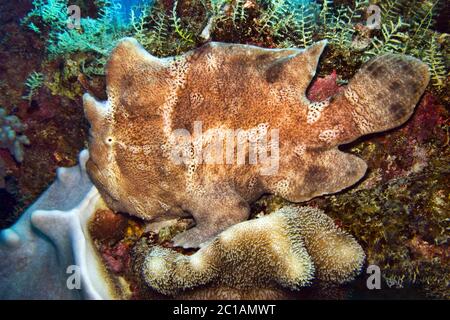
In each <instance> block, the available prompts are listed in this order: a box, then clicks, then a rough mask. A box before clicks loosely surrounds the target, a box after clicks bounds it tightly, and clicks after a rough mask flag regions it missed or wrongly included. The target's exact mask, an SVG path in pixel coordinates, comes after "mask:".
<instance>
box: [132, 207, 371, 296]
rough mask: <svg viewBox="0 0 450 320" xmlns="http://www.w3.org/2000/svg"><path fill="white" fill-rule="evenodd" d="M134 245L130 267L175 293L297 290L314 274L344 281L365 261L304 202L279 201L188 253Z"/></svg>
mask: <svg viewBox="0 0 450 320" xmlns="http://www.w3.org/2000/svg"><path fill="white" fill-rule="evenodd" d="M135 251H136V252H135V256H136V261H137V262H135V266H134V268H135V269H136V272H137V273H138V274H139V275H140V276H141V277H142V278H143V280H144V281H145V282H146V283H147V284H148V285H149V286H150V287H151V288H153V289H156V290H157V291H159V292H161V293H163V294H167V295H175V296H176V295H178V294H179V293H180V292H182V291H186V290H188V289H194V288H197V287H200V286H205V285H207V286H208V287H213V288H221V287H225V288H231V289H238V290H242V291H243V292H247V293H246V294H250V293H249V291H253V292H258V291H259V290H261V289H265V290H269V289H272V290H274V291H276V290H277V289H281V288H285V289H290V290H299V289H300V288H301V287H304V286H307V285H308V284H310V282H311V280H312V279H313V277H315V278H317V279H319V280H323V281H326V282H333V283H345V282H347V281H350V280H352V279H354V277H355V276H356V275H357V274H358V273H359V271H360V268H361V266H362V263H363V261H364V252H363V251H362V249H361V247H360V246H359V245H358V244H357V243H356V241H355V240H354V239H353V238H352V237H351V236H349V235H348V234H346V233H345V232H343V231H342V230H340V229H339V228H337V227H336V226H335V225H334V223H333V221H332V219H330V218H329V217H327V216H326V215H325V214H324V213H323V212H322V211H320V210H318V209H314V208H308V207H303V208H296V207H284V208H282V209H280V210H278V211H276V212H274V213H272V214H270V215H268V216H265V217H261V218H257V219H254V220H250V221H246V222H242V223H240V224H237V225H234V226H232V227H230V228H229V229H227V230H225V231H224V232H222V233H221V234H219V235H218V236H217V238H215V239H213V240H211V241H210V242H208V243H207V244H206V245H205V246H204V247H203V248H201V249H200V250H199V251H197V252H196V253H195V254H193V255H190V256H186V255H183V254H181V253H177V252H176V251H174V250H171V249H166V248H163V247H158V246H153V247H150V248H149V247H148V246H147V245H146V243H145V242H143V243H141V244H138V246H137V248H136V249H135ZM146 251H147V252H146ZM217 290H219V292H222V294H224V292H225V290H221V289H217Z"/></svg>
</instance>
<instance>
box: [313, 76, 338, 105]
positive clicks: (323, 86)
mask: <svg viewBox="0 0 450 320" xmlns="http://www.w3.org/2000/svg"><path fill="white" fill-rule="evenodd" d="M342 90H343V87H340V86H339V85H338V83H337V73H336V70H334V71H333V73H332V74H330V75H328V76H326V77H325V78H317V79H316V80H314V82H313V83H312V85H311V87H310V89H309V91H308V99H309V100H311V101H323V100H326V99H328V98H329V97H331V96H334V95H335V94H337V93H339V92H340V91H342Z"/></svg>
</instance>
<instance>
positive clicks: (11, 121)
mask: <svg viewBox="0 0 450 320" xmlns="http://www.w3.org/2000/svg"><path fill="white" fill-rule="evenodd" d="M25 129H26V125H24V124H23V123H22V122H21V121H20V119H19V118H18V117H16V116H11V115H8V114H7V113H6V110H5V109H3V108H0V148H4V149H8V150H9V152H10V153H11V154H12V155H13V156H14V158H15V159H16V161H17V162H22V161H23V146H24V145H29V144H30V140H28V137H27V136H25V135H24V134H23V132H24V131H25Z"/></svg>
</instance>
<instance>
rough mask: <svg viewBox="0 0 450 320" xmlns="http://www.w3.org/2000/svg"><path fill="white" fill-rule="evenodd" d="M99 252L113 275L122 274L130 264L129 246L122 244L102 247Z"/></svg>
mask: <svg viewBox="0 0 450 320" xmlns="http://www.w3.org/2000/svg"><path fill="white" fill-rule="evenodd" d="M100 252H101V255H102V257H103V260H104V261H105V263H106V266H107V267H108V269H109V270H111V271H112V272H114V273H122V272H124V271H125V270H126V269H127V268H128V266H129V264H130V246H129V245H128V244H126V243H124V242H119V243H118V244H117V245H115V246H113V247H108V246H102V247H101V248H100Z"/></svg>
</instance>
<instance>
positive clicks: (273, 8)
mask: <svg viewBox="0 0 450 320" xmlns="http://www.w3.org/2000/svg"><path fill="white" fill-rule="evenodd" d="M119 1H120V0H111V1H104V0H74V1H70V3H71V4H76V5H79V6H80V7H81V12H82V18H83V23H82V28H80V29H76V31H77V32H73V31H70V30H68V29H67V28H66V27H65V25H66V23H67V11H66V4H67V1H63V0H40V1H33V2H35V4H38V3H39V4H40V7H39V8H46V10H45V11H44V10H42V11H41V10H39V9H37V8H36V7H34V6H33V5H32V1H30V0H15V1H3V2H0V13H1V14H0V62H1V63H0V105H1V106H3V107H4V108H5V110H6V111H7V113H9V114H14V115H16V116H17V117H19V118H20V119H21V121H22V123H24V124H26V125H27V127H28V129H27V131H26V136H27V137H28V138H29V140H30V141H31V144H30V145H29V146H28V147H27V148H26V156H25V158H24V160H23V162H22V163H18V162H17V161H16V160H15V159H14V157H13V156H12V155H11V154H10V152H9V151H8V150H6V149H0V180H1V178H2V177H4V182H5V183H4V187H5V188H4V189H1V188H0V203H1V205H0V227H8V226H10V225H12V224H13V223H14V221H16V220H17V219H18V218H19V217H20V215H21V214H23V211H24V210H25V209H26V208H27V207H28V206H29V205H30V204H31V203H32V202H33V201H34V200H36V199H37V198H38V197H39V195H40V194H41V193H42V192H43V191H44V190H45V189H46V188H47V187H48V186H49V185H50V184H51V183H52V181H54V179H55V169H56V168H57V167H61V166H63V167H69V166H73V165H75V164H76V162H77V155H78V152H79V151H80V150H82V149H84V148H86V146H87V137H88V134H87V129H88V127H87V122H86V121H85V120H84V114H83V108H82V107H81V96H82V94H83V92H85V91H89V92H90V93H91V94H92V95H93V96H95V97H97V98H98V99H99V100H106V99H107V96H106V93H105V85H104V82H105V77H104V75H105V72H104V68H103V67H104V64H105V63H106V59H105V57H106V56H107V55H108V54H109V53H108V52H109V51H110V50H111V48H112V47H113V46H114V45H115V44H114V43H115V42H116V41H117V40H118V39H120V38H121V37H122V36H133V37H135V38H136V39H138V40H139V42H140V43H142V44H143V46H144V47H145V48H146V50H147V51H149V52H150V53H152V54H153V55H155V56H160V57H163V56H173V55H176V54H182V53H184V52H186V51H188V50H191V49H194V48H197V47H199V46H201V45H202V44H203V43H204V42H206V41H221V42H230V43H242V44H253V45H258V46H262V47H267V48H290V47H299V48H306V47H308V46H309V45H311V44H312V43H314V42H316V41H319V40H322V39H328V41H329V45H328V46H327V48H326V50H325V51H324V54H323V57H322V60H321V64H320V66H319V69H318V75H319V77H320V78H318V80H317V81H315V82H314V83H313V85H312V87H311V89H310V91H309V92H308V98H309V99H310V100H311V101H317V102H321V101H324V100H326V99H328V98H329V97H331V96H333V95H334V94H337V93H338V92H342V91H343V90H344V89H345V86H342V85H343V84H346V83H347V80H348V79H351V78H352V77H353V75H354V74H355V73H356V72H357V71H358V70H359V69H360V66H361V64H362V63H363V61H366V60H367V59H369V58H371V57H375V56H376V55H378V54H380V53H383V52H387V51H389V52H397V53H407V54H409V55H412V56H415V57H417V58H421V59H422V61H424V62H426V63H427V64H428V65H429V67H430V74H431V82H430V85H429V86H428V87H427V92H426V95H425V96H424V97H423V99H422V102H421V104H420V105H419V106H418V108H417V110H416V112H415V115H414V116H413V117H412V119H411V120H410V121H408V123H407V124H406V125H405V126H403V127H401V128H400V129H398V130H395V131H391V132H389V133H387V134H384V135H383V136H381V135H377V134H375V135H370V136H367V137H365V138H364V139H360V140H358V141H356V142H355V143H352V144H351V145H347V146H341V147H340V148H341V150H345V151H347V152H351V153H354V154H355V155H357V156H359V157H361V158H363V159H364V161H366V162H367V163H368V166H369V170H368V172H367V174H366V176H365V178H363V180H362V181H361V182H360V183H359V184H358V185H357V186H356V187H355V188H352V189H347V190H344V191H342V192H340V193H339V194H337V195H334V196H323V197H320V198H316V199H314V200H312V201H309V202H308V203H307V204H308V205H312V206H315V207H319V208H321V209H323V210H325V211H326V212H327V214H329V215H331V216H332V217H333V218H334V220H335V222H336V223H337V224H338V225H341V226H344V228H345V229H346V230H349V231H351V233H352V234H353V235H354V236H355V238H356V239H357V240H358V242H359V243H360V244H361V245H362V246H363V248H364V250H365V252H366V253H367V260H368V262H369V263H370V264H377V265H379V266H380V268H381V274H382V277H383V279H384V282H383V285H382V288H383V289H382V290H372V291H370V292H369V291H367V290H366V287H365V278H364V276H361V277H360V279H357V280H356V281H355V282H353V283H352V284H351V285H349V286H345V287H340V288H339V289H338V290H330V289H329V288H326V289H324V290H322V289H318V295H319V296H320V297H326V298H330V297H332V298H338V299H342V298H355V297H356V298H373V297H377V298H383V299H386V298H387V299H389V298H392V297H394V298H403V299H404V298H423V297H425V296H423V293H425V294H426V295H427V296H428V297H433V298H436V297H438V298H447V299H448V298H449V291H448V283H449V279H448V275H449V274H450V269H449V266H450V264H449V263H448V230H449V229H448V228H449V227H448V214H447V212H449V210H450V209H449V208H448V203H449V201H448V194H449V186H450V183H449V182H448V174H449V172H448V169H447V168H448V163H449V159H450V155H449V153H448V150H449V148H448V144H449V120H448V119H449V118H448V104H449V102H450V99H449V95H448V92H449V87H448V84H449V81H448V79H449V78H448V47H449V40H450V39H449V37H448V21H449V19H448V12H449V10H448V5H449V4H448V2H446V1H443V0H439V1H435V0H414V1H407V0H401V1H392V0H374V1H370V4H376V5H378V6H380V7H381V9H382V11H381V14H382V19H381V25H380V27H381V29H374V28H373V27H371V26H370V19H369V16H370V15H371V14H372V13H373V12H368V11H367V7H366V4H365V3H366V2H367V1H354V0H346V1H340V0H339V1H337V0H336V1H330V0H325V1H295V0H285V1H282V0H277V1H272V0H261V1H260V0H258V1H256V0H246V1H241V0H238V1H228V0H211V1H198V0H179V1H177V2H176V3H175V1H159V0H158V1H154V2H153V3H154V4H153V5H152V6H147V8H145V7H144V8H143V7H140V8H132V9H133V10H132V11H129V10H130V8H129V7H125V6H122V9H119V8H118V7H117V6H115V4H117V3H118V2H119ZM58 3H59V5H58ZM58 8H59V10H58ZM49 9H51V10H49ZM55 9H57V10H55ZM126 10H128V11H126ZM30 12H32V14H29V13H30ZM110 13H112V15H111V14H110ZM127 13H130V14H129V15H128V17H127ZM119 14H120V19H122V18H124V19H123V20H115V19H114V20H108V19H107V17H108V16H109V17H112V16H119ZM131 14H133V18H132V16H131ZM27 15H28V17H26V16H27ZM52 15H53V16H54V17H59V18H58V19H56V20H54V21H53V22H51V21H50V20H49V17H51V16H52ZM44 20H46V21H47V22H46V21H44ZM21 21H22V22H21ZM55 21H59V22H58V23H55ZM372 22H373V21H372ZM32 24H34V26H33V25H32ZM112 29H114V30H112ZM106 31H107V32H108V33H109V34H104V33H105V32H106ZM95 32H98V34H96V33H95ZM60 39H61V40H60ZM86 39H89V41H91V43H90V44H89V45H92V46H94V47H95V49H100V50H94V49H91V48H90V47H89V45H82V44H83V42H85V41H86ZM71 40H76V43H74V44H72V43H68V42H67V41H71ZM106 40H111V41H110V42H108V41H106ZM60 41H61V42H60ZM58 44H61V45H62V46H61V47H60V48H58V47H57V45H58ZM34 71H38V72H39V73H40V74H41V75H42V76H43V80H44V81H43V82H42V86H41V87H40V88H39V89H38V90H34V92H33V95H32V96H31V101H30V100H29V99H23V97H24V96H25V97H26V96H28V94H30V92H31V91H30V90H29V88H28V87H27V86H26V82H27V79H28V78H29V75H31V74H33V72H34ZM333 72H335V73H334V74H335V75H334V74H333V75H331V76H330V74H332V73H333ZM323 77H324V79H322V78H323ZM322 89H323V90H322ZM194 98H195V97H194ZM193 101H196V100H195V99H194V100H193ZM197 101H198V100H197ZM298 151H299V152H300V153H301V151H302V149H301V148H300V149H298ZM0 182H1V181H0ZM286 204H288V202H287V201H286V200H283V199H282V198H280V197H272V196H268V197H263V198H262V199H261V200H260V201H258V202H256V203H255V204H252V206H251V213H250V215H251V216H252V217H254V216H259V215H261V214H262V213H264V214H268V213H270V212H272V211H274V210H276V209H278V208H280V206H283V205H286ZM102 212H103V213H101V215H99V217H98V221H101V222H102V224H103V225H105V228H103V229H102V227H100V226H99V225H98V224H97V225H96V226H97V228H94V229H95V230H97V231H98V233H95V232H93V234H95V235H96V236H99V237H101V238H103V237H105V239H107V240H105V241H101V242H100V241H99V243H96V246H97V248H98V250H99V252H100V253H101V254H102V257H104V258H105V259H104V264H105V265H106V266H107V267H108V268H110V269H111V270H113V269H114V270H115V271H114V274H115V275H116V276H117V278H118V279H121V278H126V279H127V281H130V283H131V287H130V289H131V290H132V292H133V298H152V299H153V298H163V297H161V296H158V295H156V294H153V293H152V294H149V293H147V292H146V293H143V291H145V290H143V291H140V290H139V288H137V287H136V286H135V284H134V283H133V281H134V280H133V277H132V276H130V275H129V272H130V271H129V270H128V269H129V265H128V261H129V252H128V251H129V250H130V248H131V247H132V246H133V245H134V243H135V242H136V241H138V240H139V239H140V238H141V237H146V238H148V237H151V238H152V239H153V238H155V239H156V240H155V241H156V243H157V244H158V245H162V246H164V247H170V248H172V247H173V243H172V242H171V241H170V240H171V239H172V238H173V236H174V234H177V233H179V232H181V231H184V230H186V228H187V227H188V226H190V225H192V221H191V220H189V219H179V220H178V222H177V224H176V225H173V226H170V227H165V228H163V229H162V230H160V231H159V233H157V234H154V233H152V232H149V231H148V230H147V227H146V224H145V222H142V221H139V220H137V219H135V218H133V217H129V216H128V215H121V214H113V213H111V212H109V211H102ZM106 212H109V213H106ZM118 216H121V218H119V217H118ZM123 219H125V220H126V221H127V223H128V226H127V227H126V229H125V232H122V231H123V229H122V228H123V225H124V223H123V221H122V220H123ZM108 224H111V228H113V226H116V227H117V228H118V229H117V231H116V232H113V231H112V230H111V229H108V228H107V227H106V226H107V225H108ZM108 230H109V231H111V232H109V231H108ZM145 230H147V231H145ZM149 233H150V235H151V236H149ZM175 249H176V250H177V251H180V252H181V251H182V252H183V253H186V252H187V253H188V254H191V253H192V251H190V250H180V249H179V248H175ZM314 287H316V286H314ZM311 289H312V291H314V289H313V288H311ZM212 291H213V290H212V289H205V290H201V289H198V290H195V291H192V292H191V294H189V295H186V296H183V298H184V297H186V298H189V297H190V298H192V297H198V298H202V297H208V296H210V294H214V295H215V296H216V297H217V295H216V294H219V293H220V292H223V290H222V291H220V290H219V292H212ZM307 291H309V289H308V288H305V290H302V292H307ZM194 293H197V296H195V294H194ZM233 294H234V296H235V297H244V298H245V297H250V298H251V297H253V296H245V295H243V294H242V291H238V292H235V291H232V290H231V289H230V290H228V291H227V292H226V295H227V296H230V295H231V296H232V295H233ZM262 294H263V295H266V296H269V297H272V296H280V295H281V296H284V295H283V294H282V293H279V292H272V291H270V292H264V293H262ZM219 297H220V294H219ZM298 297H299V296H297V298H298ZM300 297H303V296H300ZM307 297H308V298H309V297H310V296H309V295H308V296H307Z"/></svg>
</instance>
